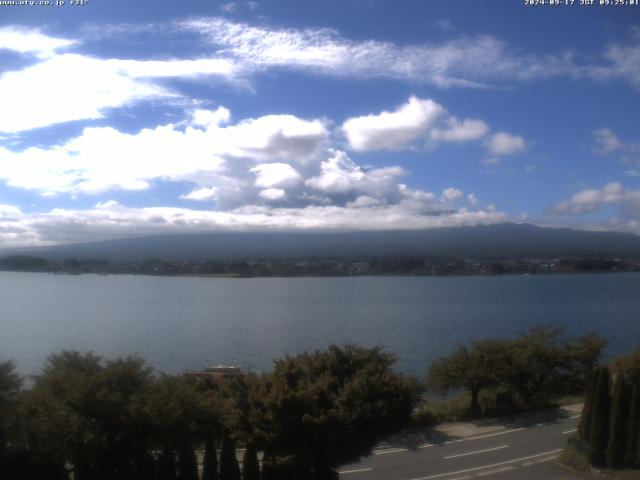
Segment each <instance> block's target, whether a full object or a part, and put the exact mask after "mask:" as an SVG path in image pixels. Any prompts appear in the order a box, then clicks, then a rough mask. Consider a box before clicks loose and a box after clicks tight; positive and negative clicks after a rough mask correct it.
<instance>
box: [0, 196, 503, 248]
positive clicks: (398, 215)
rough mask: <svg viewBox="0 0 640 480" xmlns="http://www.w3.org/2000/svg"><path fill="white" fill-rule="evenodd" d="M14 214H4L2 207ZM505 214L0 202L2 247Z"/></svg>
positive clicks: (458, 222) (492, 219)
mask: <svg viewBox="0 0 640 480" xmlns="http://www.w3.org/2000/svg"><path fill="white" fill-rule="evenodd" d="M6 207H8V209H9V210H11V212H10V214H11V215H12V217H11V218H7V219H5V218H3V217H2V212H3V208H6ZM506 219H507V217H506V216H505V215H504V214H503V213H500V212H495V211H489V210H478V211H468V210H466V209H464V208H463V209H460V210H457V211H454V212H440V213H439V214H427V215H425V214H424V212H423V211H422V210H420V209H414V208H413V206H412V205H410V204H408V203H399V204H394V205H376V204H371V205H370V206H362V207H361V208H348V207H340V206H307V207H304V208H280V207H279V208H275V207H268V206H245V207H243V208H239V209H235V210H231V211H225V212H218V211H203V210H190V209H185V208H173V207H148V208H129V207H125V206H122V205H120V204H117V203H113V204H109V203H108V202H107V203H105V204H102V205H101V206H100V208H94V209H89V210H67V209H54V210H52V211H50V212H48V213H35V214H24V213H22V212H19V211H18V210H16V211H13V209H12V207H11V206H0V242H1V243H2V245H3V246H5V247H8V246H26V245H48V244H59V243H78V242H85V241H95V240H104V239H112V238H125V237H129V236H131V232H132V231H135V232H136V234H137V235H155V234H169V233H197V232H211V231H216V230H244V231H259V230H264V229H269V230H278V229H280V230H289V231H290V230H297V231H301V230H309V231H313V230H316V231H326V230H334V231H336V230H338V231H340V230H387V229H393V230H398V229H424V228H439V227H452V226H464V225H477V224H489V223H498V222H503V221H505V220H506Z"/></svg>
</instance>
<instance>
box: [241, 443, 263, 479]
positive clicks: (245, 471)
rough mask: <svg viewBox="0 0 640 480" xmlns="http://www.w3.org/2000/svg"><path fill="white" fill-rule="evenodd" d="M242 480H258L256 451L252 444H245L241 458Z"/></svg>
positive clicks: (258, 470)
mask: <svg viewBox="0 0 640 480" xmlns="http://www.w3.org/2000/svg"><path fill="white" fill-rule="evenodd" d="M242 480H260V464H259V463H258V449H257V448H256V446H255V445H254V444H252V443H249V444H247V448H246V450H245V452H244V456H243V457H242Z"/></svg>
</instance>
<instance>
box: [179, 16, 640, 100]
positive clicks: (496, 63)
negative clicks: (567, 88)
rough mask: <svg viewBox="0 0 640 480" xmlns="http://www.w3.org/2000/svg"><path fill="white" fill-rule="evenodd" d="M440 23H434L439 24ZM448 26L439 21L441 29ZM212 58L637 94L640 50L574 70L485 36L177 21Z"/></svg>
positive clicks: (570, 58) (572, 57) (573, 64)
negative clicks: (605, 85)
mask: <svg viewBox="0 0 640 480" xmlns="http://www.w3.org/2000/svg"><path fill="white" fill-rule="evenodd" d="M436 23H438V22H436ZM449 26H450V24H448V23H447V22H446V21H445V22H440V23H439V24H438V27H439V28H447V27H449ZM178 27H179V28H180V29H183V30H187V31H191V32H195V33H197V34H199V35H201V36H202V37H203V38H204V39H205V40H206V41H208V42H209V43H210V44H211V46H212V48H213V49H214V50H215V51H216V52H218V53H219V52H222V53H224V54H225V55H227V56H228V57H229V58H233V59H234V60H235V61H237V62H238V64H239V65H242V67H243V68H244V70H246V71H248V72H254V71H260V70H265V69H269V68H288V69H296V70H303V71H308V72H312V73H315V74H321V75H334V76H343V77H359V78H388V79H395V80H403V81H408V82H418V83H427V84H433V85H436V86H439V87H474V88H478V87H486V86H488V85H489V84H491V83H495V82H503V81H513V80H518V81H531V80H535V79H545V78H554V77H560V76H566V77H571V78H590V79H596V80H601V79H604V80H607V79H613V78H621V79H623V80H625V81H627V82H629V83H631V84H632V85H635V86H637V87H640V80H638V79H640V47H637V46H636V45H631V46H627V45H625V46H623V45H619V44H613V45H610V46H609V47H608V48H607V49H606V50H604V51H603V52H602V54H601V56H600V58H599V59H596V60H595V61H594V62H592V63H578V62H577V59H579V58H581V56H580V55H578V54H577V53H578V52H575V51H570V50H565V51H564V52H563V53H562V54H557V53H555V52H553V53H549V54H546V55H537V54H532V53H524V52H522V51H519V50H516V49H514V48H512V47H511V46H510V45H508V44H507V43H506V42H503V41H501V40H499V39H497V38H495V37H492V36H490V35H476V36H472V37H464V36H463V37H459V38H457V39H454V40H450V41H447V42H442V43H431V44H429V43H423V44H414V45H397V44H394V43H392V42H381V41H376V40H365V41H352V40H349V39H347V38H344V37H342V36H341V35H340V34H339V33H338V32H337V31H335V30H332V29H328V28H306V29H295V28H288V29H277V28H270V27H266V26H262V27H258V26H252V25H249V24H246V23H239V22H233V21H230V20H228V19H225V18H200V19H190V20H186V21H180V22H178Z"/></svg>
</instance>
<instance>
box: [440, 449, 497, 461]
mask: <svg viewBox="0 0 640 480" xmlns="http://www.w3.org/2000/svg"><path fill="white" fill-rule="evenodd" d="M503 448H509V445H500V446H499V447H493V448H485V449H484V450H476V451H475V452H467V453H459V454H457V455H449V456H448V457H444V459H445V460H449V459H450V458H458V457H466V456H467V455H476V454H478V453H485V452H493V451H494V450H502V449H503Z"/></svg>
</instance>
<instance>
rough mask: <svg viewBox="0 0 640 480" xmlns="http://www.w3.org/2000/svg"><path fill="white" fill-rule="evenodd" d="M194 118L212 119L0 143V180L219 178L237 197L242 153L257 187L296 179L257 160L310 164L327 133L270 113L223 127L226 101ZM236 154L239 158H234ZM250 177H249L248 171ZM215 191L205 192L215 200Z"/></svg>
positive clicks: (137, 183)
mask: <svg viewBox="0 0 640 480" xmlns="http://www.w3.org/2000/svg"><path fill="white" fill-rule="evenodd" d="M195 117H196V118H197V119H198V121H196V122H195V123H196V124H198V125H202V123H203V120H202V119H203V118H205V119H207V121H206V122H204V123H206V125H204V126H200V127H199V128H196V127H194V126H187V127H185V128H179V127H177V126H176V125H173V124H167V125H161V126H158V127H155V128H151V129H142V130H140V131H139V132H137V133H131V134H130V133H125V132H121V131H119V130H116V129H114V128H111V127H94V128H85V129H84V130H83V132H82V134H81V135H80V136H78V137H75V138H72V139H70V140H68V141H66V142H65V143H64V144H62V145H54V146H52V147H48V148H43V147H30V148H27V149H25V150H22V151H11V150H8V149H6V148H3V147H0V165H1V166H2V168H0V179H5V180H6V182H7V184H8V185H10V186H14V187H20V188H25V189H30V190H38V191H40V192H41V193H43V194H48V195H53V194H59V193H85V194H94V193H101V192H105V191H108V190H114V189H120V190H144V189H147V188H149V187H150V185H151V183H152V182H153V181H155V180H166V181H188V182H193V183H196V184H197V185H198V186H199V187H201V188H205V187H206V188H211V187H212V186H214V183H215V184H217V185H215V186H217V187H218V190H217V195H218V196H220V195H222V194H223V193H224V192H227V193H228V194H229V195H236V194H238V193H239V190H241V185H239V184H238V183H237V181H236V179H235V178H233V177H237V176H238V175H240V174H238V173H237V172H236V170H238V169H240V171H242V172H245V171H246V170H248V169H247V168H245V167H244V163H243V162H242V160H243V159H244V160H246V161H248V162H253V164H252V165H251V167H255V170H253V171H252V172H253V173H256V174H257V175H258V181H257V182H258V183H257V186H259V187H263V186H267V184H268V186H275V185H279V184H281V182H284V183H291V182H292V181H293V180H295V179H296V178H297V177H296V176H295V170H294V169H293V167H290V166H288V165H285V164H282V163H277V162H276V163H270V164H267V165H262V166H256V165H255V164H256V163H262V162H270V161H272V162H273V161H276V160H286V161H289V162H297V163H302V164H304V162H307V161H309V159H310V158H311V157H313V156H314V155H315V154H316V152H317V150H318V149H319V148H320V146H321V145H322V144H323V142H324V141H325V140H326V138H327V135H328V133H327V131H326V129H325V127H324V124H323V123H322V122H321V121H319V120H304V119H300V118H297V117H294V116H291V115H269V116H265V117H259V118H256V119H246V120H242V121H240V122H238V123H237V124H234V125H224V126H223V125H219V123H220V122H221V121H226V120H227V119H228V118H229V112H228V110H226V109H225V108H224V107H220V108H218V109H217V110H215V111H213V112H209V113H208V114H207V113H205V112H203V111H202V110H198V111H196V113H195ZM212 119H213V120H212ZM190 123H193V122H190ZM232 158H233V159H238V161H234V162H232V161H231V160H230V159H232ZM245 176H246V174H245ZM244 180H246V182H248V177H247V178H245V179H244ZM212 182H213V183H212ZM251 183H253V182H251ZM284 183H283V184H284ZM196 192H197V193H196ZM196 192H192V193H191V194H188V195H185V197H184V198H187V199H190V200H202V199H203V195H205V193H204V191H202V190H200V191H197V190H196ZM210 193H211V194H210V195H207V198H213V196H214V195H213V192H210Z"/></svg>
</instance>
